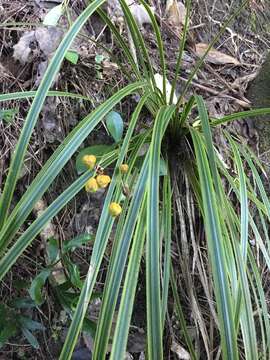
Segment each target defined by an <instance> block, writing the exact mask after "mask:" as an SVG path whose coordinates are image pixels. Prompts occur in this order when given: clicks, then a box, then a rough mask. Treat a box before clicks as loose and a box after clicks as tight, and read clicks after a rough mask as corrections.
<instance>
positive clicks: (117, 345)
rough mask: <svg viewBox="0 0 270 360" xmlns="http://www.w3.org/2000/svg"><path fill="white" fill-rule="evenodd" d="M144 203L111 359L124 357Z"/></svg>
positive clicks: (142, 237)
mask: <svg viewBox="0 0 270 360" xmlns="http://www.w3.org/2000/svg"><path fill="white" fill-rule="evenodd" d="M145 203H146V201H144V203H143V205H142V208H141V211H140V214H139V216H138V219H139V221H138V223H137V228H136V232H135V234H134V240H133V244H132V249H131V252H130V256H129V263H128V268H127V275H126V278H125V283H124V287H123V292H122V297H121V303H120V307H119V312H118V318H117V323H116V328H115V332H114V338H113V345H112V351H111V356H110V359H111V360H118V359H124V357H125V351H126V346H127V340H128V332H129V326H130V321H131V315H132V310H133V305H134V298H135V293H136V288H137V281H138V274H139V269H140V264H141V257H142V254H143V248H144V243H145V232H146V229H145V221H146V207H145V206H144V204H145Z"/></svg>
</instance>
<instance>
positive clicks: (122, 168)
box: [120, 164, 128, 174]
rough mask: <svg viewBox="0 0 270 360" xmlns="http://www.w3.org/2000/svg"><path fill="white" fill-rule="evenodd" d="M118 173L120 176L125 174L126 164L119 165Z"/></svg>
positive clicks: (126, 170)
mask: <svg viewBox="0 0 270 360" xmlns="http://www.w3.org/2000/svg"><path fill="white" fill-rule="evenodd" d="M120 171H121V173H122V174H126V173H127V172H128V164H122V165H120Z"/></svg>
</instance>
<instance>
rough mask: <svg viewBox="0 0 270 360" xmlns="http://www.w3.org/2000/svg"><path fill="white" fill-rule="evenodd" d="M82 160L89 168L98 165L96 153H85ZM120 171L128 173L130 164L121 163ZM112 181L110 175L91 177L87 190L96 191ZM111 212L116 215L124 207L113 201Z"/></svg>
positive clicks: (86, 185)
mask: <svg viewBox="0 0 270 360" xmlns="http://www.w3.org/2000/svg"><path fill="white" fill-rule="evenodd" d="M82 161H83V163H84V165H86V166H87V167H88V168H89V170H93V169H94V168H95V166H96V162H97V159H96V157H95V155H84V156H83V158H82ZM120 172H121V173H122V174H126V173H127V172H128V165H127V164H122V165H120ZM110 182H111V178H110V176H108V175H103V174H98V175H97V176H96V177H91V178H90V179H89V180H88V181H87V183H86V184H85V191H87V192H96V191H98V190H99V189H105V188H106V187H107V186H108V185H109V183H110ZM109 212H110V214H111V216H113V217H116V216H118V215H120V214H121V212H122V208H121V206H120V205H119V204H118V203H116V202H112V203H111V204H110V206H109Z"/></svg>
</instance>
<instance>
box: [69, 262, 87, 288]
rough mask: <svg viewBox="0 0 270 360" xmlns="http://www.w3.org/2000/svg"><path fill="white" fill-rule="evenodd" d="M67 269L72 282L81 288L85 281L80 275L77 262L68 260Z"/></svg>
mask: <svg viewBox="0 0 270 360" xmlns="http://www.w3.org/2000/svg"><path fill="white" fill-rule="evenodd" d="M67 270H68V273H69V277H70V281H71V283H72V284H73V285H74V286H76V287H77V288H79V289H81V288H82V286H83V282H82V280H81V276H80V270H79V268H78V266H77V265H76V264H74V263H73V262H72V261H71V260H68V261H67Z"/></svg>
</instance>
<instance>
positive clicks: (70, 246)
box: [63, 234, 95, 253]
mask: <svg viewBox="0 0 270 360" xmlns="http://www.w3.org/2000/svg"><path fill="white" fill-rule="evenodd" d="M94 239H95V237H94V235H90V234H81V235H79V236H76V237H75V238H73V239H71V240H69V241H65V242H64V243H63V252H64V253H66V252H67V251H70V250H71V251H73V250H75V249H76V248H78V247H80V246H82V245H84V244H87V243H88V242H90V241H91V242H93V241H94Z"/></svg>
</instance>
